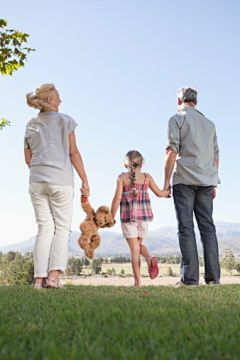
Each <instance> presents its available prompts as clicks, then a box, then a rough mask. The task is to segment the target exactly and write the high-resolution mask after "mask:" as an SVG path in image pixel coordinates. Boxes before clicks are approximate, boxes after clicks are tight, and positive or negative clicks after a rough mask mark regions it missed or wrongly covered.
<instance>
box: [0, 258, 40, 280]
mask: <svg viewBox="0 0 240 360" xmlns="http://www.w3.org/2000/svg"><path fill="white" fill-rule="evenodd" d="M0 269H1V275H0V282H1V284H2V285H29V284H32V283H33V281H34V266H33V257H32V255H29V256H22V255H21V254H18V253H15V252H14V251H9V252H8V253H7V254H6V255H4V256H2V257H1V264H0Z"/></svg>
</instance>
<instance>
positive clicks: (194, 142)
mask: <svg viewBox="0 0 240 360" xmlns="http://www.w3.org/2000/svg"><path fill="white" fill-rule="evenodd" d="M169 147H171V148H172V149H173V150H174V151H176V152H177V154H178V156H177V160H176V164H175V168H174V172H173V185H176V184H184V185H199V186H210V185H213V186H217V184H219V183H220V181H219V179H218V170H217V166H216V164H215V162H214V160H216V159H218V157H219V149H218V143H217V135H216V130H215V125H214V123H213V122H212V121H210V120H208V119H207V118H206V117H205V116H204V115H203V114H202V113H200V111H198V110H197V109H196V108H194V107H191V106H188V107H185V108H183V109H182V111H180V112H179V113H177V114H176V115H174V116H173V117H171V119H170V120H169V123H168V141H167V146H166V149H167V148H169Z"/></svg>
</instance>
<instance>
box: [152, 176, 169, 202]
mask: <svg viewBox="0 0 240 360" xmlns="http://www.w3.org/2000/svg"><path fill="white" fill-rule="evenodd" d="M148 177H149V187H150V189H151V190H152V192H154V194H155V195H156V196H158V197H166V196H168V195H170V190H160V189H159V187H158V186H157V185H156V184H155V182H154V180H153V178H152V177H151V175H149V174H148Z"/></svg>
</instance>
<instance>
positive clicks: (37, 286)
mask: <svg viewBox="0 0 240 360" xmlns="http://www.w3.org/2000/svg"><path fill="white" fill-rule="evenodd" d="M33 286H34V289H40V288H46V287H47V285H43V284H33Z"/></svg>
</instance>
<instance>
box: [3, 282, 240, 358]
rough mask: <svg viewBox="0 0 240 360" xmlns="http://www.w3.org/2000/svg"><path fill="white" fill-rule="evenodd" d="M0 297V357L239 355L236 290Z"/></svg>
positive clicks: (21, 291) (6, 292)
mask: <svg viewBox="0 0 240 360" xmlns="http://www.w3.org/2000/svg"><path fill="white" fill-rule="evenodd" d="M146 292H147V293H146ZM0 298H1V299H0V300H1V302H0V307H1V308H0V314H1V315H0V316H1V323H0V327H1V337H0V358H1V360H5V359H7V360H11V359H18V360H21V359H24V360H26V359H27V360H32V359H34V360H35V359H36V360H38V359H39V360H40V359H41V360H55V359H56V360H57V359H64V360H65V359H66V360H69V359H78V360H79V359H90V360H98V359H101V360H106V359H116V360H121V359H122V360H131V359H134V360H145V359H149V360H154V359H155V360H158V359H169V360H170V359H171V360H174V359H184V360H188V359H189V360H190V359H191V360H192V359H204V360H205V359H211V360H212V359H214V360H215V359H229V360H234V359H236V360H237V359H239V357H240V341H239V334H240V322H239V309H240V287H239V285H222V286H215V287H210V286H208V287H207V286H202V287H197V288H182V289H174V288H173V287H163V286H159V287H145V288H144V287H142V288H133V287H132V288H128V287H110V286H109V287H107V286H100V287H91V286H78V287H74V286H70V287H69V289H68V290H51V289H43V290H34V289H33V288H32V287H28V286H14V287H10V286H9V287H0Z"/></svg>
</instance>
